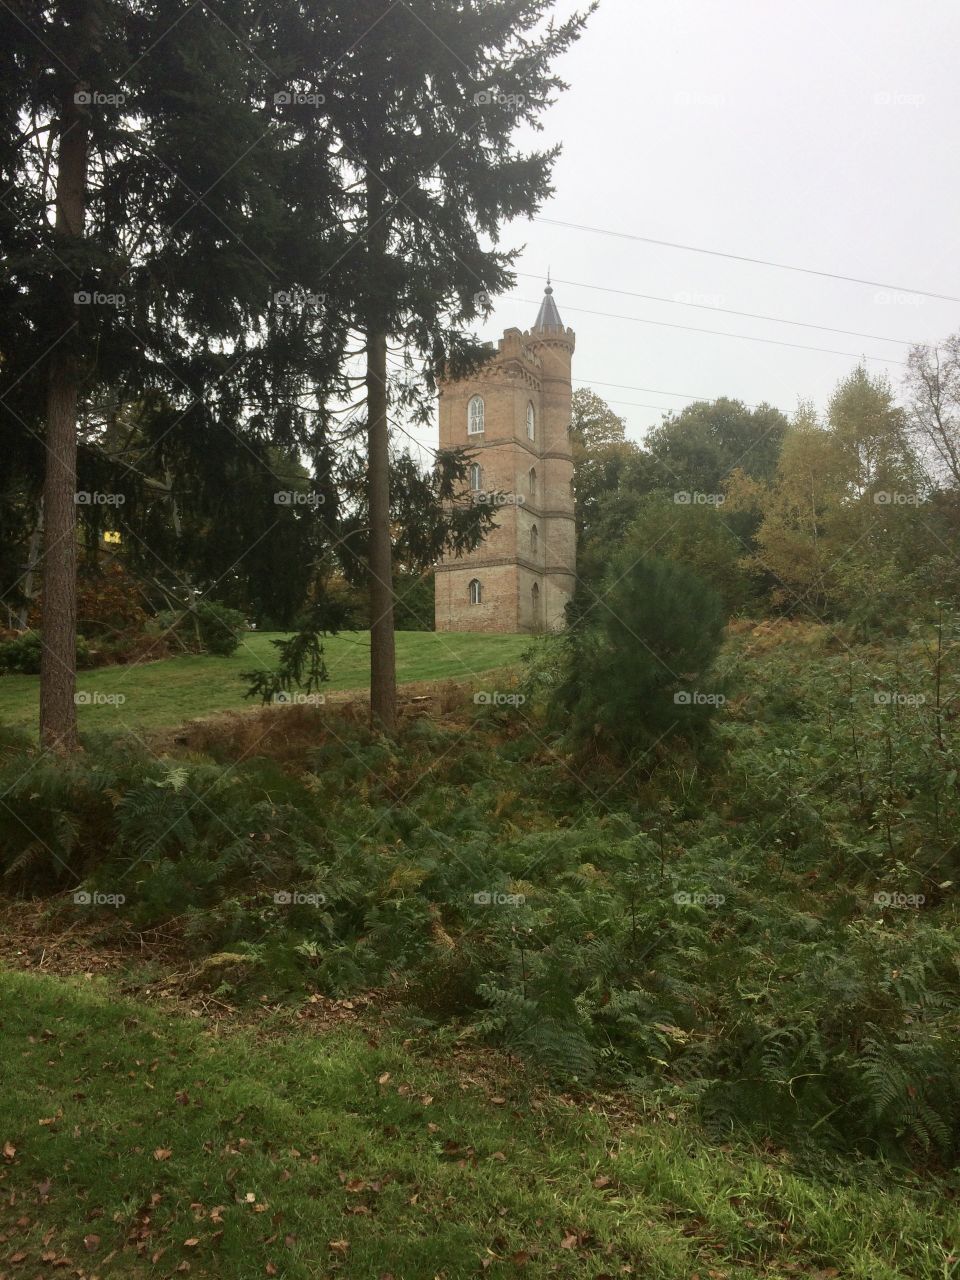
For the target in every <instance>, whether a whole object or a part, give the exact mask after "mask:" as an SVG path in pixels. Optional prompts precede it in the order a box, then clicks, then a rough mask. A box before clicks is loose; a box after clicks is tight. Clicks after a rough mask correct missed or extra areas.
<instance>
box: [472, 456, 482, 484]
mask: <svg viewBox="0 0 960 1280" xmlns="http://www.w3.org/2000/svg"><path fill="white" fill-rule="evenodd" d="M482 486H483V468H482V467H481V466H480V463H479V462H471V463H470V488H471V489H474V490H476V489H480V488H481V487H482Z"/></svg>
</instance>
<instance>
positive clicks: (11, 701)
mask: <svg viewBox="0 0 960 1280" xmlns="http://www.w3.org/2000/svg"><path fill="white" fill-rule="evenodd" d="M278 638H279V635H278V633H272V634H268V633H266V632H264V633H261V634H255V633H251V634H249V635H246V636H244V639H243V642H242V644H241V645H240V648H239V649H238V650H237V652H236V653H235V654H234V655H233V656H232V657H230V658H218V657H213V656H207V655H188V656H183V657H177V658H167V659H164V660H163V661H162V662H148V663H142V664H140V665H137V666H122V667H98V668H96V669H95V670H92V671H81V672H79V673H78V676H77V689H78V690H79V691H83V692H89V693H91V694H102V695H108V696H109V695H122V696H123V697H124V699H125V701H124V702H123V703H120V704H114V703H112V702H110V703H100V704H90V705H81V706H79V707H78V718H79V723H80V729H81V732H95V731H99V730H103V731H104V732H107V733H112V732H114V731H116V730H117V729H123V728H124V727H125V726H128V727H130V728H136V729H160V728H167V727H169V726H173V725H177V724H180V723H182V722H183V721H184V720H186V719H190V718H192V717H194V716H205V715H210V714H212V713H213V712H215V711H226V710H229V709H237V708H241V707H250V706H254V705H256V704H255V703H253V702H251V701H249V700H244V697H243V694H244V690H245V688H246V685H245V682H244V681H243V680H242V679H241V678H240V673H241V672H242V671H251V670H256V669H259V668H262V667H273V666H275V665H276V650H275V649H274V648H273V646H272V644H271V643H270V642H271V640H276V639H278ZM529 639H530V638H529V636H522V635H480V634H475V633H449V632H444V633H438V632H433V631H398V632H397V674H398V678H399V679H400V680H401V681H412V680H439V679H447V678H451V677H452V678H460V679H463V678H469V677H470V676H472V675H479V674H481V673H483V672H485V671H490V670H492V669H494V668H496V667H502V666H507V665H509V664H510V663H513V662H516V660H517V659H518V658H519V656H520V654H521V653H522V652H523V650H524V649H525V648H526V646H527V645H528V644H529ZM325 648H326V654H327V666H328V667H329V669H330V677H331V678H330V683H329V685H327V686H326V687H327V688H328V689H330V690H331V691H333V690H337V689H363V688H366V687H367V685H368V682H369V666H370V639H369V635H368V634H367V632H363V631H361V632H343V633H341V634H340V635H338V636H334V637H331V638H330V639H329V640H327V642H326V646H325ZM39 684H40V681H39V677H38V676H16V675H8V676H0V724H5V725H14V726H18V727H22V728H29V729H32V728H34V727H35V725H36V722H37V715H38V707H39V696H40V695H39Z"/></svg>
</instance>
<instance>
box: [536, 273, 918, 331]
mask: <svg viewBox="0 0 960 1280" xmlns="http://www.w3.org/2000/svg"><path fill="white" fill-rule="evenodd" d="M517 275H518V276H525V277H527V278H529V279H530V280H542V279H543V277H542V276H541V275H538V274H536V273H535V272H532V271H518V272H517ZM554 283H555V284H568V285H571V286H572V287H573V288H575V289H593V290H595V291H599V292H600V293H619V294H621V295H622V296H623V297H625V298H642V299H643V300H644V301H645V302H665V303H667V304H668V305H669V306H671V307H696V308H697V309H698V310H700V311H721V312H723V313H724V315H728V316H743V317H744V318H745V319H747V320H769V321H771V322H772V323H773V324H792V325H797V326H798V327H799V328H801V329H821V330H822V331H823V332H824V333H839V334H842V335H843V336H844V337H846V338H869V339H871V340H872V341H874V342H895V343H897V345H898V346H901V347H910V346H917V345H918V343H917V342H916V341H914V340H911V339H909V338H886V337H884V336H883V334H881V333H858V332H857V330H856V329H834V328H832V327H831V326H830V325H826V324H812V323H810V321H807V320H787V319H785V318H784V317H783V316H766V315H760V314H759V313H757V312H755V311H734V309H733V308H732V307H715V306H711V305H710V304H709V303H706V302H684V301H682V300H681V299H679V298H661V297H658V296H657V295H655V294H652V293H634V292H633V291H632V290H630V289H614V288H612V287H611V286H610V285H603V284H586V283H585V282H584V281H583V280H560V279H559V278H558V277H554Z"/></svg>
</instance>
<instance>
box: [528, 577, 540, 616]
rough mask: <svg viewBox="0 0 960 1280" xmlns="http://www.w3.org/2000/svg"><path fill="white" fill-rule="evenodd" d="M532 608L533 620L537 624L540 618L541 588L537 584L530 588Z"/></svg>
mask: <svg viewBox="0 0 960 1280" xmlns="http://www.w3.org/2000/svg"><path fill="white" fill-rule="evenodd" d="M530 608H531V610H532V612H533V620H534V622H537V621H538V620H539V618H540V588H539V586H537V584H536V583H534V584H533V586H532V587H531V588H530Z"/></svg>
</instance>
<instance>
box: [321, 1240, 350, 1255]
mask: <svg viewBox="0 0 960 1280" xmlns="http://www.w3.org/2000/svg"><path fill="white" fill-rule="evenodd" d="M327 1248H328V1249H329V1250H330V1252H331V1253H339V1254H340V1255H341V1257H343V1256H344V1255H346V1254H347V1253H348V1252H349V1250H350V1241H349V1240H328V1241H327Z"/></svg>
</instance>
